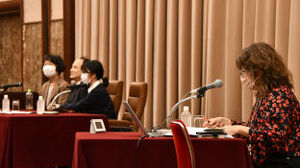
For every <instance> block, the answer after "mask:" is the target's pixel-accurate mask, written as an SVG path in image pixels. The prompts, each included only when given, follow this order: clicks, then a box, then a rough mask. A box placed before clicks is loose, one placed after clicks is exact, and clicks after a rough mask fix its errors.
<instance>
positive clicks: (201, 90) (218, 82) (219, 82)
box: [189, 79, 223, 94]
mask: <svg viewBox="0 0 300 168" xmlns="http://www.w3.org/2000/svg"><path fill="white" fill-rule="evenodd" d="M222 86H223V82H222V80H221V79H217V80H215V81H214V82H213V83H211V84H208V85H207V86H203V87H199V88H196V89H193V90H191V91H190V92H189V94H192V93H196V92H198V93H204V92H205V91H207V90H208V89H213V88H219V87H222Z"/></svg>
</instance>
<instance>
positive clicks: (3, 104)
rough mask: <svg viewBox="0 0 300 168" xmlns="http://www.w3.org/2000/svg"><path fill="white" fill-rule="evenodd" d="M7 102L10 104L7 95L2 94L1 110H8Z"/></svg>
mask: <svg viewBox="0 0 300 168" xmlns="http://www.w3.org/2000/svg"><path fill="white" fill-rule="evenodd" d="M9 104H10V102H9V99H8V96H7V95H4V98H3V99H2V111H3V112H8V111H10V108H9Z"/></svg>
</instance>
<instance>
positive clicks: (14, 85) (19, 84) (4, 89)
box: [1, 82, 23, 92]
mask: <svg viewBox="0 0 300 168" xmlns="http://www.w3.org/2000/svg"><path fill="white" fill-rule="evenodd" d="M20 86H23V84H22V83H21V82H19V83H14V84H8V85H1V88H2V89H3V91H4V92H5V91H6V90H7V89H8V88H11V87H20Z"/></svg>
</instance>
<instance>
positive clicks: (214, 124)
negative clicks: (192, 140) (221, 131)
mask: <svg viewBox="0 0 300 168" xmlns="http://www.w3.org/2000/svg"><path fill="white" fill-rule="evenodd" d="M228 125H231V120H230V119H228V118H225V117H215V118H210V119H207V120H205V122H204V124H203V127H207V128H220V127H224V126H228Z"/></svg>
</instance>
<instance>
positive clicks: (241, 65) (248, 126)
mask: <svg viewBox="0 0 300 168" xmlns="http://www.w3.org/2000/svg"><path fill="white" fill-rule="evenodd" d="M236 64H237V67H238V69H239V70H240V72H241V74H240V80H241V82H242V83H243V84H245V85H246V86H247V87H249V88H250V89H251V90H253V91H254V92H255V95H256V103H255V105H254V106H253V109H252V112H251V116H250V118H249V121H248V123H238V122H235V121H231V120H230V119H228V118H225V117H216V118H211V119H209V120H208V121H207V122H205V123H204V126H207V127H212V128H216V127H224V130H225V132H226V133H227V134H230V135H242V136H245V137H248V140H249V146H250V153H251V158H252V161H253V167H254V168H277V167H278V168H285V167H286V168H287V167H288V168H300V157H299V156H300V108H299V102H298V100H297V98H296V96H295V95H294V93H293V91H292V89H293V84H292V82H291V78H292V75H291V73H290V72H289V70H288V69H287V67H286V66H285V65H284V63H283V61H282V59H281V57H280V56H279V55H278V54H277V53H276V51H275V50H274V49H273V48H272V47H271V46H270V45H268V44H266V43H254V44H252V45H251V46H250V47H248V48H245V49H244V50H243V51H242V53H241V55H240V56H239V57H238V59H237V60H236Z"/></svg>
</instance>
